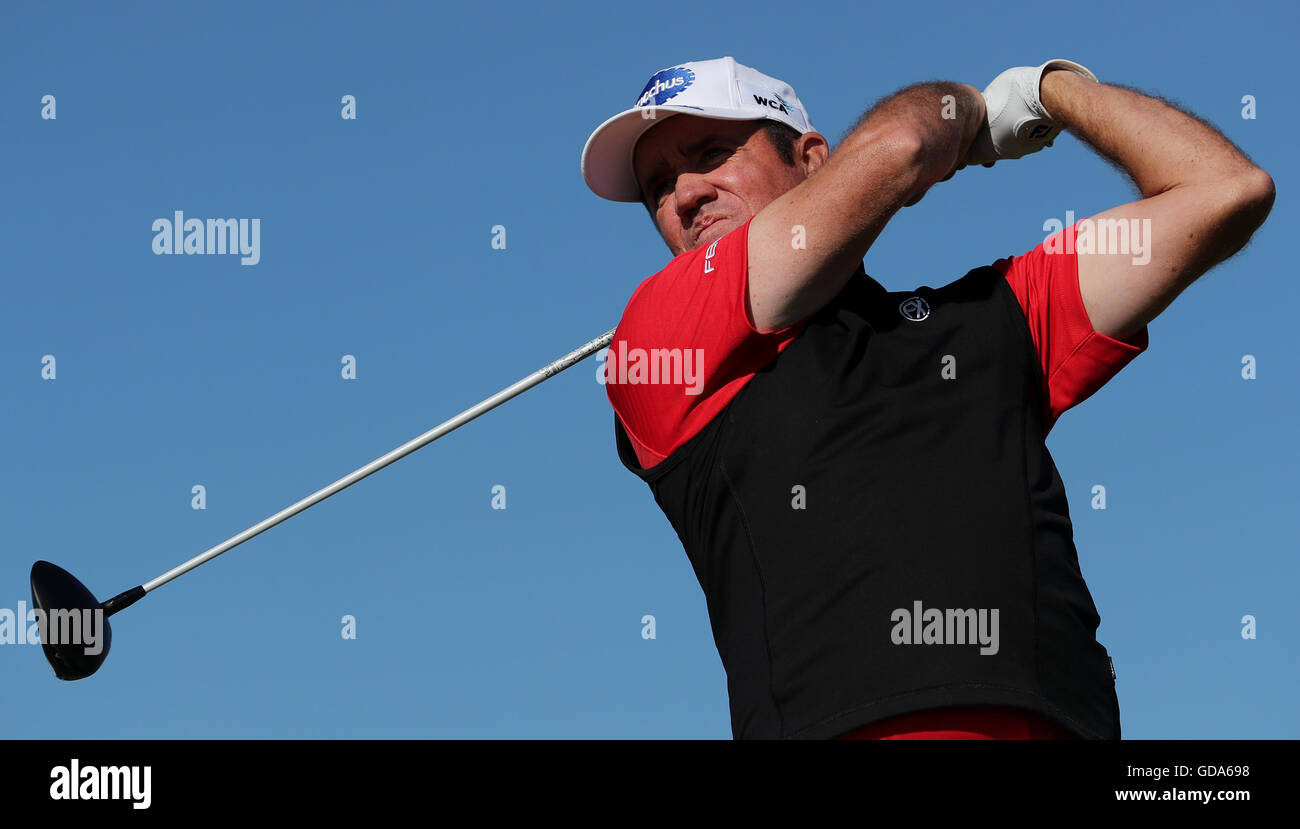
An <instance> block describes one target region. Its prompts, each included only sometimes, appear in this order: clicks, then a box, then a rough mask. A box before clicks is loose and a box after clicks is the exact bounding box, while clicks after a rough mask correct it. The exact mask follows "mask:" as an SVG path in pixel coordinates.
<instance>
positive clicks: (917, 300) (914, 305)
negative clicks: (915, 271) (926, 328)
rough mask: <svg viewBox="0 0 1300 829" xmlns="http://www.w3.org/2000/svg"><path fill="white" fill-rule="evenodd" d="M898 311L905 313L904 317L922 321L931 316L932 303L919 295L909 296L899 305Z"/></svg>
mask: <svg viewBox="0 0 1300 829" xmlns="http://www.w3.org/2000/svg"><path fill="white" fill-rule="evenodd" d="M898 313H900V314H902V315H903V319H909V320H911V321H912V322H920V321H921V320H923V319H925V318H926V317H928V316H930V303H928V302H926V301H925V300H924V299H922V298H921V297H919V296H913V297H908V298H907V299H905V300H903V302H902V304H901V305H899V306H898Z"/></svg>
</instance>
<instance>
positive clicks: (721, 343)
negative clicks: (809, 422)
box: [602, 218, 802, 469]
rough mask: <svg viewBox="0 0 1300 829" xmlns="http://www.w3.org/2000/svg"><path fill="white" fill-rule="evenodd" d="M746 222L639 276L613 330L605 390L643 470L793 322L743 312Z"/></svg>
mask: <svg viewBox="0 0 1300 829" xmlns="http://www.w3.org/2000/svg"><path fill="white" fill-rule="evenodd" d="M752 221H753V219H752V218H751V219H750V220H749V221H747V222H745V223H744V224H743V225H741V226H740V227H738V228H736V229H735V230H733V231H731V232H730V233H728V234H727V235H725V236H723V237H721V238H719V239H718V240H717V241H715V242H714V243H713V244H711V245H709V246H708V247H700V248H697V249H695V250H692V251H688V252H686V253H683V254H682V255H680V256H678V257H676V258H675V259H673V261H671V262H669V263H668V266H667V267H666V268H664V269H663V270H661V271H659V272H658V273H656V274H655V275H654V276H651V277H650V278H649V279H646V280H645V281H644V282H642V283H641V285H640V287H638V288H637V289H636V292H635V293H634V294H632V299H631V300H629V301H628V304H627V308H626V310H624V312H623V317H622V319H620V320H619V323H618V327H617V329H615V331H614V339H613V341H612V342H610V345H609V351H608V352H607V354H606V358H605V365H604V370H603V372H602V377H603V379H604V381H605V392H606V394H607V395H608V396H609V402H610V404H611V405H612V406H613V407H614V411H615V412H616V413H617V414H618V417H619V420H620V422H621V423H622V424H623V428H624V429H625V430H626V431H627V434H628V437H629V438H631V441H632V446H633V448H634V449H635V450H636V454H637V458H638V460H640V462H641V466H642V468H643V469H648V468H650V467H652V466H654V465H655V464H657V463H659V462H660V461H662V460H663V459H664V458H666V457H668V456H669V455H671V454H672V453H673V452H674V451H675V450H676V449H677V448H678V447H680V446H681V445H682V444H684V443H686V442H687V441H688V440H690V439H691V438H692V437H694V436H695V435H696V434H698V433H699V431H700V430H701V429H703V428H704V427H705V425H707V424H708V422H709V421H710V420H712V419H713V418H714V417H716V416H717V414H718V413H719V412H721V411H722V410H723V409H724V408H726V406H727V404H728V403H730V402H731V400H732V398H734V397H735V396H736V394H737V393H739V392H740V390H741V389H742V388H743V387H744V386H745V384H746V383H747V382H749V380H750V378H752V377H753V376H754V374H755V373H757V372H758V370H759V369H761V368H762V367H763V366H765V365H767V364H768V363H770V362H772V360H774V359H775V358H776V355H777V354H779V353H780V351H781V350H782V349H784V348H785V346H786V345H788V344H789V343H790V342H791V341H793V340H794V338H795V336H796V335H797V333H798V332H799V330H801V328H802V324H800V325H796V326H792V327H790V328H787V329H785V330H783V331H777V332H773V333H769V334H760V333H759V332H758V331H757V330H755V328H754V324H753V322H752V321H751V320H750V318H749V312H748V302H747V297H748V290H749V284H748V282H749V281H748V272H749V225H750V222H752Z"/></svg>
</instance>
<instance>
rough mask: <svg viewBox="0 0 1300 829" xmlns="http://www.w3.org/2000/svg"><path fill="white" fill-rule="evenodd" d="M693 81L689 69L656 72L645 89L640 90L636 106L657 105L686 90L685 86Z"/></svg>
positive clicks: (693, 75) (693, 78) (693, 77)
mask: <svg viewBox="0 0 1300 829" xmlns="http://www.w3.org/2000/svg"><path fill="white" fill-rule="evenodd" d="M693 83H695V73H694V72H693V71H691V70H690V69H681V68H678V69H665V70H663V71H662V72H656V73H655V74H654V77H652V78H650V82H649V83H647V84H646V85H645V89H643V90H641V96H640V97H639V98H637V99H636V106H639V107H645V106H658V105H659V104H662V103H663V102H664V101H667V100H668V99H669V98H672V97H674V96H676V95H679V94H681V93H682V92H684V91H686V88H687V87H688V86H690V85H691V84H693Z"/></svg>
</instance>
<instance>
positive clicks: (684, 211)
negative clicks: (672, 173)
mask: <svg viewBox="0 0 1300 829" xmlns="http://www.w3.org/2000/svg"><path fill="white" fill-rule="evenodd" d="M714 192H715V191H714V188H713V185H712V184H709V182H708V181H707V180H706V179H705V177H704V174H703V173H682V174H681V175H679V176H677V212H678V214H679V215H681V216H683V217H685V216H687V215H688V214H690V213H691V212H692V211H694V210H695V209H696V208H698V207H699V206H700V205H701V204H703V203H704V202H705V201H707V200H708V199H710V198H712V197H713V195H714Z"/></svg>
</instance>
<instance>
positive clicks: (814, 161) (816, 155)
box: [794, 132, 830, 176]
mask: <svg viewBox="0 0 1300 829" xmlns="http://www.w3.org/2000/svg"><path fill="white" fill-rule="evenodd" d="M794 157H795V160H796V161H797V162H798V163H800V164H802V165H803V168H804V174H805V175H809V176H810V175H812V174H813V173H815V172H817V170H819V169H820V168H821V166H822V165H823V164H825V163H826V159H827V158H829V157H830V143H829V142H827V140H826V136H824V135H822V134H821V133H820V132H805V133H804V134H803V135H801V136H799V138H798V140H796V141H795V142H794Z"/></svg>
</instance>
